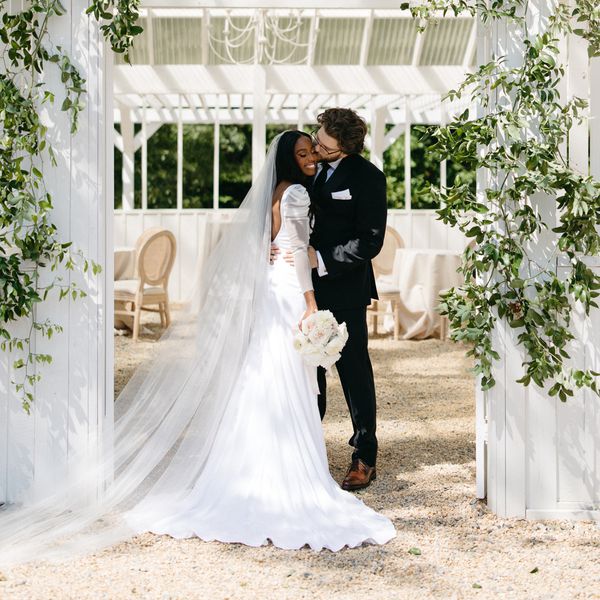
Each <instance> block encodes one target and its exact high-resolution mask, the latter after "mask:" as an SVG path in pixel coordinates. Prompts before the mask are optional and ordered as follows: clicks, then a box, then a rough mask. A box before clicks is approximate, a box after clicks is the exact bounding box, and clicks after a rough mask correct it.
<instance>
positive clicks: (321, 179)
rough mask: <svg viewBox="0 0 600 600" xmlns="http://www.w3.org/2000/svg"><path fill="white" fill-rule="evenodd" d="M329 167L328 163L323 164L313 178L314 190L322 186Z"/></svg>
mask: <svg viewBox="0 0 600 600" xmlns="http://www.w3.org/2000/svg"><path fill="white" fill-rule="evenodd" d="M329 169H331V167H330V166H329V165H328V164H327V165H323V168H322V169H321V172H320V173H319V174H318V175H317V178H316V179H315V183H314V184H313V189H314V190H317V189H319V188H321V187H323V185H324V184H325V182H326V181H327V172H328V171H329Z"/></svg>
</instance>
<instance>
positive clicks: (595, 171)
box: [590, 57, 600, 180]
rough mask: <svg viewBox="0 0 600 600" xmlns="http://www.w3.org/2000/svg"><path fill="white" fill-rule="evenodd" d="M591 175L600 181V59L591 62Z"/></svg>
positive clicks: (593, 59)
mask: <svg viewBox="0 0 600 600" xmlns="http://www.w3.org/2000/svg"><path fill="white" fill-rule="evenodd" d="M590 175H592V177H594V178H595V179H597V180H600V57H596V58H592V59H591V61H590Z"/></svg>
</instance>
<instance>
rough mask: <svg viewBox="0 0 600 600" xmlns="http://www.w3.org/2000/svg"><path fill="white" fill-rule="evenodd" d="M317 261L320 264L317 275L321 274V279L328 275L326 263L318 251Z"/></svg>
mask: <svg viewBox="0 0 600 600" xmlns="http://www.w3.org/2000/svg"><path fill="white" fill-rule="evenodd" d="M316 253H317V261H318V262H319V266H318V267H317V273H318V274H319V277H325V275H327V267H326V266H325V263H324V262H323V257H322V256H321V253H320V252H319V251H318V250H317V251H316Z"/></svg>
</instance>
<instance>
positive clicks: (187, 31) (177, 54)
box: [152, 17, 202, 65]
mask: <svg viewBox="0 0 600 600" xmlns="http://www.w3.org/2000/svg"><path fill="white" fill-rule="evenodd" d="M152 26H153V32H152V33H153V37H154V62H155V64H157V65H172V64H180V65H193V64H201V63H202V19H201V18H198V17H191V18H190V17H188V18H182V17H165V18H160V19H153V20H152Z"/></svg>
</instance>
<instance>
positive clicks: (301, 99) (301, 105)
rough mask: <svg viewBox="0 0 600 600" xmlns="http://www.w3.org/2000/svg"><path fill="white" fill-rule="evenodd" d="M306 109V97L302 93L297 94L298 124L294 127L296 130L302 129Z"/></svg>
mask: <svg viewBox="0 0 600 600" xmlns="http://www.w3.org/2000/svg"><path fill="white" fill-rule="evenodd" d="M305 111H306V99H305V96H304V94H298V124H297V125H296V127H297V128H298V131H302V130H303V129H304V113H305Z"/></svg>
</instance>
